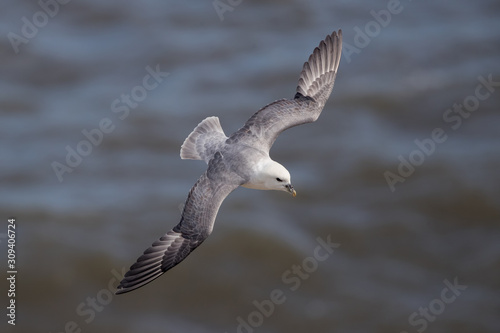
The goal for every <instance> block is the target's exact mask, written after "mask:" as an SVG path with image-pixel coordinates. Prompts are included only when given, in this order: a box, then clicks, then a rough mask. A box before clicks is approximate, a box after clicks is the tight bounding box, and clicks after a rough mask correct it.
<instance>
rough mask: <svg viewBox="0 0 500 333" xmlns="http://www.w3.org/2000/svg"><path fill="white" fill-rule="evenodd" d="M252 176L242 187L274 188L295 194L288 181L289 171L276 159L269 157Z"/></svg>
mask: <svg viewBox="0 0 500 333" xmlns="http://www.w3.org/2000/svg"><path fill="white" fill-rule="evenodd" d="M259 169H260V170H259V171H258V172H257V173H256V175H255V176H254V177H252V179H251V180H250V182H248V183H247V184H244V185H243V186H244V187H248V188H253V189H257V190H276V191H285V192H288V193H291V194H292V195H293V196H296V195H297V192H295V189H294V188H293V186H292V183H291V181H290V172H288V170H287V169H286V168H285V167H284V166H282V165H281V164H279V163H278V162H276V161H273V160H271V159H269V160H268V161H266V162H264V163H263V164H262V165H261V168H259Z"/></svg>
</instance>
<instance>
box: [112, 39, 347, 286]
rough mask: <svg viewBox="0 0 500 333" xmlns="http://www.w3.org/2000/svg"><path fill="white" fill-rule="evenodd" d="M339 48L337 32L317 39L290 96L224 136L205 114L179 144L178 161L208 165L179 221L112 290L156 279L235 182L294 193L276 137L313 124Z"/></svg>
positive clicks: (190, 243) (198, 234) (200, 237)
mask: <svg viewBox="0 0 500 333" xmlns="http://www.w3.org/2000/svg"><path fill="white" fill-rule="evenodd" d="M341 51H342V31H340V30H339V32H338V35H337V33H336V32H333V33H332V34H331V35H329V36H327V37H326V39H325V40H324V41H322V42H321V43H320V45H319V47H317V48H316V49H315V50H314V52H313V53H312V54H311V56H310V57H309V60H308V61H307V62H306V63H305V64H304V67H303V70H302V73H301V75H300V78H299V84H298V86H297V91H296V94H295V97H294V98H293V99H292V100H287V99H282V100H278V101H275V102H273V103H271V104H269V105H266V106H265V107H263V108H262V109H260V110H259V111H257V112H256V113H255V114H254V115H253V116H252V117H251V118H250V119H249V120H248V121H247V122H246V123H245V125H244V126H243V127H242V128H241V129H239V130H238V131H236V132H235V133H233V134H232V135H230V136H229V137H228V136H226V135H225V133H224V131H223V130H222V127H221V125H220V122H219V119H218V118H217V117H208V118H206V119H205V120H203V121H202V122H201V123H200V124H198V126H197V127H196V128H195V129H194V130H193V132H191V134H190V135H189V136H188V137H187V139H186V140H185V141H184V143H183V144H182V147H181V153H180V155H181V158H182V159H195V160H203V161H205V162H206V163H207V164H208V168H207V171H206V172H205V173H203V174H202V175H201V177H200V178H199V179H198V181H197V182H196V184H195V185H194V186H193V188H192V189H191V191H190V192H189V195H188V198H187V200H186V204H185V205H184V209H183V212H182V217H181V221H180V222H179V224H177V225H176V226H175V227H174V228H173V229H172V230H171V231H169V232H167V233H166V234H165V235H164V236H163V237H161V238H160V239H159V240H157V241H156V242H154V243H153V244H152V246H151V247H150V248H148V249H147V250H146V251H145V252H144V254H143V255H142V256H140V257H139V259H137V262H136V263H135V264H134V265H132V266H131V267H130V270H129V271H128V272H127V274H126V275H125V277H124V279H123V280H122V281H121V282H120V285H119V286H118V291H117V293H118V294H120V293H125V292H128V291H131V290H134V289H137V288H139V287H141V286H143V285H145V284H147V283H149V282H151V281H152V280H154V279H156V278H157V277H159V276H160V275H161V274H163V273H164V272H165V271H167V270H168V269H170V268H172V267H174V266H175V265H177V264H178V263H179V262H181V261H182V260H184V258H185V257H186V256H187V255H189V253H191V251H193V250H194V249H195V248H196V247H198V246H199V245H200V244H201V243H202V242H203V241H204V240H205V239H206V238H207V237H208V236H209V235H210V233H211V232H212V229H213V225H214V222H215V218H216V216H217V212H218V210H219V207H220V205H221V204H222V201H223V200H224V199H225V198H226V197H227V196H228V195H229V193H231V192H232V191H233V190H235V189H236V188H238V187H239V186H243V187H248V188H252V189H259V190H280V191H286V192H289V193H291V194H293V196H295V193H296V192H295V189H294V188H293V186H292V184H291V180H290V173H289V172H288V170H287V169H286V168H285V167H283V166H282V165H281V164H279V163H278V162H276V161H274V160H272V159H271V157H270V156H269V150H270V149H271V147H272V145H273V143H274V141H275V140H276V138H277V137H278V135H279V134H280V133H281V132H282V131H284V130H286V129H288V128H290V127H293V126H297V125H301V124H304V123H309V122H314V121H316V119H317V118H318V117H319V115H320V114H321V111H322V110H323V107H324V105H325V103H326V101H327V99H328V97H329V96H330V93H331V91H332V88H333V84H334V81H335V76H336V74H337V68H338V65H339V62H340V56H341Z"/></svg>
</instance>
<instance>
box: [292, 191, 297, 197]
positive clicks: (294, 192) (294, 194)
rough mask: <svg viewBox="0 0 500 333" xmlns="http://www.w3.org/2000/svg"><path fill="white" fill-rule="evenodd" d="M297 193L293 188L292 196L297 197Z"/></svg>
mask: <svg viewBox="0 0 500 333" xmlns="http://www.w3.org/2000/svg"><path fill="white" fill-rule="evenodd" d="M296 195H297V191H295V190H294V189H292V196H293V197H294V198H295V196H296Z"/></svg>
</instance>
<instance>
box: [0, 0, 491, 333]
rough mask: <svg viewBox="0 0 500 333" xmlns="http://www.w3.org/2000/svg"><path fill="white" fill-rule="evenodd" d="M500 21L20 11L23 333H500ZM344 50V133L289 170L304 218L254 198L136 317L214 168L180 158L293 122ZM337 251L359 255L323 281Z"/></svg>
mask: <svg viewBox="0 0 500 333" xmlns="http://www.w3.org/2000/svg"><path fill="white" fill-rule="evenodd" d="M52 14H53V15H52ZM499 14H500V4H499V3H498V2H497V1H493V0H485V1H480V2H470V1H463V0H460V1H455V2H453V3H450V2H430V1H403V0H402V1H395V0H388V1H361V0H358V1H329V2H327V1H302V0H295V1H289V2H283V1H266V2H264V1H257V2H250V1H224V0H221V1H214V2H211V1H208V2H204V1H191V2H180V1H120V2H118V1H108V2H99V1H86V2H80V1H76V0H74V1H69V2H67V3H64V2H63V1H61V2H56V1H50V0H48V1H40V2H32V1H16V2H10V3H8V4H6V5H5V6H4V8H3V10H2V11H1V12H0V16H1V18H2V19H1V20H0V29H1V32H2V33H1V35H2V37H3V38H1V39H0V46H1V47H0V73H1V74H0V112H1V118H0V119H1V121H0V177H1V181H0V184H1V185H0V216H1V217H2V219H4V223H2V226H3V227H2V228H3V230H0V248H1V249H2V253H4V255H0V257H2V258H3V259H1V260H0V262H1V263H2V265H1V267H5V268H2V269H3V270H4V272H7V266H6V264H7V241H6V240H7V238H6V236H5V234H6V233H7V219H8V218H9V217H15V218H16V223H17V225H16V227H17V229H16V263H17V271H18V273H17V279H16V296H15V300H16V304H17V307H16V311H17V312H16V314H17V317H16V325H15V326H12V325H9V324H8V323H7V319H6V316H5V315H4V319H3V321H2V322H1V323H0V325H1V327H2V328H1V331H2V332H158V331H163V332H210V333H211V332H306V331H308V332H384V333H386V332H408V333H411V332H471V331H472V332H498V331H499V330H500V319H499V313H500V302H499V292H500V283H499V281H500V280H499V276H500V242H499V239H500V237H499V236H500V226H499V222H500V205H499V203H500V190H499V188H500V187H499V184H500V174H499V172H498V170H499V169H500V154H499V152H500V134H499V133H500V132H499V130H498V128H499V124H500V115H499V113H498V111H499V106H500V71H499V66H498V64H499V62H500V44H499V43H498V41H499V40H500V20H499V19H498V18H499ZM221 18H222V20H221ZM26 22H28V23H26ZM30 24H31V25H32V26H33V27H34V29H31V30H30V27H29V25H30ZM340 28H341V29H342V30H343V35H344V53H343V58H342V60H341V64H340V68H339V74H338V76H337V80H336V83H335V87H334V90H333V93H332V96H331V98H330V100H329V102H328V103H327V105H326V107H325V109H324V110H323V113H322V115H321V117H320V118H319V120H318V121H317V122H315V123H313V124H308V125H304V126H299V127H296V128H293V129H290V130H289V131H286V132H284V133H283V134H282V135H281V136H280V137H279V139H278V140H277V141H276V143H275V145H274V146H273V149H272V150H271V156H272V157H273V158H274V159H275V160H277V161H279V162H280V163H282V164H283V165H285V166H286V167H287V168H288V170H289V171H290V173H291V175H292V181H293V183H294V186H295V188H296V189H297V192H298V196H297V197H296V198H291V197H290V196H287V195H285V194H283V193H278V192H276V193H275V192H267V191H266V192H261V191H255V190H249V189H243V188H242V189H238V190H236V191H235V192H233V193H232V194H231V195H230V196H229V197H228V198H227V199H226V201H225V202H224V203H223V204H222V207H221V210H220V211H219V214H218V217H217V221H216V225H215V228H214V232H213V234H212V235H211V236H210V237H209V239H208V240H207V241H206V242H205V243H204V244H203V245H202V246H201V247H200V249H201V250H198V251H196V252H194V253H193V254H192V255H190V256H189V257H188V258H187V259H186V260H185V262H183V263H182V264H180V265H179V266H178V267H176V268H175V269H173V270H171V271H169V272H168V273H167V274H165V275H164V276H162V277H161V278H160V279H158V280H157V281H155V282H153V283H151V284H150V285H147V286H146V287H144V288H141V289H139V290H137V291H134V292H133V293H130V294H126V295H120V296H114V295H113V293H112V291H113V288H115V287H116V285H117V282H118V279H119V278H120V276H121V275H122V274H123V273H124V271H125V270H126V269H127V268H128V267H129V266H130V265H131V264H132V263H133V262H134V261H135V260H136V258H137V257H138V256H139V255H140V254H141V252H142V251H143V250H144V249H146V248H147V247H148V246H149V245H150V244H151V243H152V242H153V241H154V240H155V239H157V238H158V237H160V236H161V235H162V234H163V233H164V232H166V231H168V230H170V229H171V228H172V227H173V226H174V225H175V224H177V223H178V221H179V218H180V210H179V209H180V208H179V207H182V203H183V202H184V200H185V198H186V196H187V193H188V191H189V189H190V188H191V186H192V185H193V184H194V182H195V181H196V179H197V178H198V177H199V175H200V174H201V173H202V172H203V171H204V170H205V168H206V165H205V164H204V163H202V162H201V161H189V160H188V161H183V160H181V159H180V157H179V150H180V146H181V144H182V142H183V140H184V139H185V138H186V137H187V135H188V134H189V133H190V132H191V130H192V129H193V128H194V127H195V126H196V125H197V124H198V123H199V122H200V121H201V120H203V119H204V118H206V117H208V116H213V115H215V116H218V117H219V118H220V121H221V124H222V127H223V128H224V130H225V132H226V134H230V133H232V132H234V131H235V130H237V129H238V128H239V127H240V126H242V124H243V123H244V122H245V121H246V120H247V119H248V118H249V117H250V116H251V115H252V114H253V113H254V112H255V111H257V110H258V109H260V108H261V107H262V106H264V105H266V104H268V103H270V102H272V101H274V100H276V99H280V98H292V97H293V95H294V91H295V88H296V84H297V79H298V76H299V73H300V70H301V68H302V64H303V63H304V61H306V60H307V57H308V56H309V54H310V53H311V52H312V50H313V49H314V47H316V46H317V45H318V43H319V41H320V40H322V39H323V38H324V37H325V36H326V35H327V34H330V33H331V32H332V31H334V30H338V29H340ZM16 36H17V37H16ZM152 72H156V73H158V72H161V73H164V75H160V76H156V77H155V76H154V75H152V74H151V73H152ZM166 73H168V74H166ZM148 74H149V75H150V77H153V78H156V79H148V80H146V79H145V77H146V76H147V75H148ZM145 80H146V81H145ZM488 82H489V83H488ZM127 96H128V97H127ZM97 129H99V131H100V133H101V135H99V134H96V133H98V131H97ZM85 133H86V134H85ZM89 133H90V134H89ZM92 133H93V134H92ZM437 133H438V134H437ZM92 135H93V136H92ZM89 137H91V138H92V140H95V143H92V141H91V139H89ZM82 142H87V143H82ZM88 142H90V143H88ZM71 151H76V152H78V151H80V152H82V151H83V152H85V153H84V154H79V158H78V157H77V156H74V155H75V154H74V153H71ZM68 154H69V155H72V157H68ZM82 155H85V156H82ZM68 158H69V160H68ZM68 161H69V162H70V163H68ZM58 163H59V164H58ZM70 164H71V165H70ZM54 165H59V167H60V165H63V166H66V169H64V168H63V170H65V172H59V176H58V172H56V171H55V169H54ZM60 170H62V169H60ZM388 179H389V181H388ZM318 239H322V240H327V239H330V240H331V242H333V243H335V244H338V247H336V248H335V249H334V251H332V252H331V253H328V256H327V257H326V258H325V259H324V260H319V259H318V258H319V257H317V251H316V250H315V249H316V248H317V247H318V244H321V243H319V241H318ZM325 251H326V250H325ZM325 253H327V252H323V254H325ZM315 255H316V256H315ZM325 255H326V254H325ZM4 263H5V265H4ZM5 274H6V275H7V273H5ZM457 286H458V287H457ZM0 287H1V288H2V290H0V294H2V297H1V300H2V304H3V306H5V307H6V306H7V305H8V302H9V298H8V297H7V295H6V294H7V290H8V288H9V284H8V283H7V281H6V280H4V282H3V283H2V284H0ZM4 309H5V308H4Z"/></svg>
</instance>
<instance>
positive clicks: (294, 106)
mask: <svg viewBox="0 0 500 333" xmlns="http://www.w3.org/2000/svg"><path fill="white" fill-rule="evenodd" d="M341 54H342V30H339V31H338V33H337V32H333V33H332V34H331V35H328V36H327V37H326V38H325V39H324V40H323V41H321V43H320V44H319V46H318V47H316V48H315V49H314V51H313V53H312V54H311V56H310V57H309V60H308V61H307V62H306V63H304V67H303V69H302V72H301V74H300V78H299V84H298V86H297V92H296V94H295V97H294V99H293V100H287V99H282V100H278V101H276V102H273V103H271V104H269V105H266V106H265V107H263V108H262V109H260V110H259V111H257V112H256V113H255V114H254V115H253V116H252V117H251V118H250V119H248V121H247V122H246V123H245V125H244V126H243V127H242V128H241V129H239V130H238V131H237V132H235V133H234V134H233V135H231V137H230V138H229V139H228V141H227V142H228V143H234V142H244V143H245V144H247V145H250V146H254V147H259V148H263V147H265V148H267V150H268V151H269V149H271V146H272V145H273V143H274V141H275V140H276V138H277V137H278V135H279V134H280V133H281V132H283V131H284V130H286V129H288V128H290V127H293V126H297V125H301V124H305V123H310V122H313V121H316V119H318V117H319V115H320V113H321V111H322V110H323V107H324V105H325V103H326V101H327V100H328V97H329V96H330V93H331V92H332V88H333V84H334V82H335V76H336V75H337V69H338V66H339V62H340V56H341Z"/></svg>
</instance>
